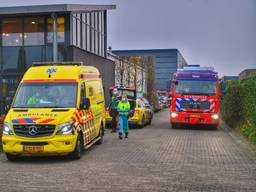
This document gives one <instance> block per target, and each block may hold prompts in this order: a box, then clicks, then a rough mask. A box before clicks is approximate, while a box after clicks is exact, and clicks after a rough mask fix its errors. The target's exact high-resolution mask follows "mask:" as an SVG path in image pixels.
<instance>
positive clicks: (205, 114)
mask: <svg viewBox="0 0 256 192" xmlns="http://www.w3.org/2000/svg"><path fill="white" fill-rule="evenodd" d="M219 97H220V84H219V79H218V73H217V72H216V71H214V69H213V68H211V67H184V68H183V69H178V71H177V72H176V73H175V74H174V77H173V81H172V102H171V106H170V123H171V124H172V127H173V128H176V127H177V126H178V125H179V124H183V125H184V124H185V125H186V124H187V125H188V124H198V125H209V127H212V128H213V129H216V128H217V127H218V125H219V122H220V120H219V116H220V103H219Z"/></svg>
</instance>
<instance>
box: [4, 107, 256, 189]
mask: <svg viewBox="0 0 256 192" xmlns="http://www.w3.org/2000/svg"><path fill="white" fill-rule="evenodd" d="M0 191H1V192H5V191H17V192H21V191H26V192H30V191H36V192H40V191H42V192H45V191H93V192H94V191H111V192H115V191H116V192H122V191H147V192H148V191H159V192H164V191H218V192H219V191H242V192H245V191H256V155H255V154H254V152H252V151H251V150H249V146H247V145H241V144H240V143H239V142H238V141H237V140H235V139H233V138H232V137H231V136H229V134H227V133H226V132H225V131H223V130H222V129H219V130H217V131H211V130H202V129H201V130H200V129H199V130H195V129H178V130H173V129H171V128H170V125H169V123H168V112H167V111H163V112H160V113H158V114H156V115H155V119H154V121H153V123H152V126H148V127H146V128H144V129H133V130H131V133H130V138H129V139H128V140H123V141H120V140H118V139H117V135H113V134H111V133H110V132H109V130H108V131H107V133H106V137H105V142H104V144H103V145H101V146H94V147H92V148H91V149H90V150H89V151H87V152H86V153H85V154H84V156H83V157H82V159H81V160H79V161H71V160H67V159H65V158H50V159H48V158H47V159H32V160H31V159H30V160H22V161H19V162H15V163H11V162H8V161H6V159H5V158H4V156H3V155H0Z"/></svg>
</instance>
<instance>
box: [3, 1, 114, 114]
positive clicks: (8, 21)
mask: <svg viewBox="0 0 256 192" xmlns="http://www.w3.org/2000/svg"><path fill="white" fill-rule="evenodd" d="M109 9H115V6H114V5H104V6H101V5H73V4H60V5H41V6H21V7H2V8H0V34H1V35H0V107H1V112H3V106H4V105H5V103H6V102H7V101H8V99H9V97H11V95H13V92H14V91H15V90H16V88H17V86H18V83H19V81H20V79H21V78H22V76H23V74H24V72H25V71H26V70H27V69H28V68H29V67H30V66H31V65H32V63H33V62H43V61H53V60H54V61H83V62H84V63H85V64H86V65H94V66H96V67H98V68H99V70H100V72H101V73H102V77H103V79H104V86H106V87H107V86H109V85H110V84H113V82H114V78H113V77H111V76H110V75H109V74H113V75H114V73H115V70H114V62H113V61H111V60H109V59H107V10H109Z"/></svg>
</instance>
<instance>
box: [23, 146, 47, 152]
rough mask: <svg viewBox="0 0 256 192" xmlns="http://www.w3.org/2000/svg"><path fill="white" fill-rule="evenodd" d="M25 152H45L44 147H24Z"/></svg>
mask: <svg viewBox="0 0 256 192" xmlns="http://www.w3.org/2000/svg"><path fill="white" fill-rule="evenodd" d="M23 151H24V152H43V151H44V146H23Z"/></svg>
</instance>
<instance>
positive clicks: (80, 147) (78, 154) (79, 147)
mask: <svg viewBox="0 0 256 192" xmlns="http://www.w3.org/2000/svg"><path fill="white" fill-rule="evenodd" d="M82 151H83V142H82V139H81V136H80V134H79V136H78V138H77V142H76V148H75V150H74V151H73V152H72V153H71V154H70V158H71V159H73V160H78V159H80V158H81V156H82Z"/></svg>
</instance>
